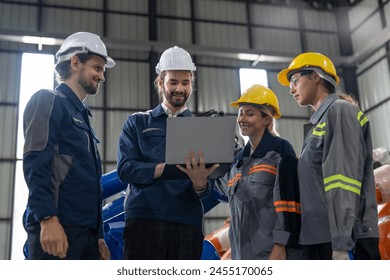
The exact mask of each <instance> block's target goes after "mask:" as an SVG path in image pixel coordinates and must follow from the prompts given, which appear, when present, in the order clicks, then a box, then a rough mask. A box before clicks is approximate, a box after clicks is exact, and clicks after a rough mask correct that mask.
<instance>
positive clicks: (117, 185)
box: [102, 170, 220, 260]
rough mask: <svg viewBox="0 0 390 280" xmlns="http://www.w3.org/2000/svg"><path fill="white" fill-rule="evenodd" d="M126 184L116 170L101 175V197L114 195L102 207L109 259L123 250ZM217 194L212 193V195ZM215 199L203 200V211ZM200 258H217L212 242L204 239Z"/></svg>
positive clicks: (116, 256) (210, 206) (118, 258)
mask: <svg viewBox="0 0 390 280" xmlns="http://www.w3.org/2000/svg"><path fill="white" fill-rule="evenodd" d="M126 187H127V185H126V184H123V183H122V182H121V181H120V180H119V178H118V174H117V172H116V170H113V171H111V172H108V173H106V174H104V175H103V176H102V188H103V199H107V198H109V197H115V199H114V200H112V201H111V202H109V203H108V204H106V205H105V206H104V207H103V213H102V214H103V225H104V234H105V240H106V243H107V246H108V248H109V249H110V251H111V259H113V260H121V259H122V252H123V238H122V233H123V228H124V226H125V214H124V209H123V202H124V199H125V190H126ZM216 196H217V194H216V193H214V196H213V197H216ZM215 203H216V200H215V199H212V200H204V201H203V207H204V211H205V213H206V212H207V211H209V210H210V209H211V208H213V207H214V206H215ZM201 259H202V260H219V259H220V257H219V254H218V253H217V251H216V249H215V247H214V246H213V244H212V243H211V242H210V241H208V240H204V242H203V252H202V257H201Z"/></svg>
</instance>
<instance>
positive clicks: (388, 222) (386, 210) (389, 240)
mask: <svg viewBox="0 0 390 280" xmlns="http://www.w3.org/2000/svg"><path fill="white" fill-rule="evenodd" d="M378 218H379V220H378V226H379V251H380V254H381V259H382V260H389V259H390V203H386V204H385V205H384V207H383V208H382V209H381V210H380V211H379V213H378Z"/></svg>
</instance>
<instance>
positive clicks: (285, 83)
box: [278, 69, 291, 87]
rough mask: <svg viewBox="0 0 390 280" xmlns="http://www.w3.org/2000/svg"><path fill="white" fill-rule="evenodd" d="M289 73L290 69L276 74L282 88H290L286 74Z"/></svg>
mask: <svg viewBox="0 0 390 280" xmlns="http://www.w3.org/2000/svg"><path fill="white" fill-rule="evenodd" d="M290 71H291V69H283V70H282V71H280V72H279V74H278V81H279V83H280V84H281V85H282V86H286V87H288V86H290V81H289V80H288V78H287V75H288V73H289V72H290Z"/></svg>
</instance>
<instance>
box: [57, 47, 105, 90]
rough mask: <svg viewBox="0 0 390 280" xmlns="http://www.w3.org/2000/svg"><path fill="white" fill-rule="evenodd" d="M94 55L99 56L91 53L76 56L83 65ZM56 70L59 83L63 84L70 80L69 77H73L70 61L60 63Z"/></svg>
mask: <svg viewBox="0 0 390 280" xmlns="http://www.w3.org/2000/svg"><path fill="white" fill-rule="evenodd" d="M94 55H97V54H94V53H91V52H88V53H78V54H75V56H77V58H78V59H79V60H80V61H81V63H86V62H87V61H88V60H90V59H91V58H92V57H93V56H94ZM55 70H56V80H57V82H58V83H61V82H63V81H66V80H67V79H69V77H70V76H71V75H72V69H71V67H70V59H69V60H66V61H62V62H60V63H58V64H57V65H56V67H55Z"/></svg>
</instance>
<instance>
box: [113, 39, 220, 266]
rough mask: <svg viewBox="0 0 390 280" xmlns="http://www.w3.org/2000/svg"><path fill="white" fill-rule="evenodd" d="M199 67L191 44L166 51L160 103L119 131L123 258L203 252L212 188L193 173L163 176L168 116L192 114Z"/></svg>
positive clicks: (157, 82) (160, 66)
mask: <svg viewBox="0 0 390 280" xmlns="http://www.w3.org/2000/svg"><path fill="white" fill-rule="evenodd" d="M195 70H196V67H195V65H194V63H193V62H192V59H191V56H190V55H189V53H188V52H187V51H186V50H184V49H182V48H180V47H177V46H175V47H172V48H169V49H167V50H166V51H164V53H163V54H162V55H161V58H160V61H159V63H158V64H157V66H156V73H157V74H158V75H157V77H156V79H155V87H156V89H157V91H158V94H159V97H160V100H161V104H160V105H158V106H157V107H156V108H154V109H153V110H150V111H147V112H144V113H135V114H132V115H130V116H129V117H128V119H127V121H126V122H125V124H124V127H123V131H122V133H121V134H120V138H119V148H118V166H117V171H118V176H119V178H120V180H121V181H122V182H125V183H127V184H128V188H127V191H126V199H125V217H126V225H125V229H124V234H123V237H124V259H143V260H146V259H149V260H152V259H153V260H159V259H171V260H172V259H200V257H201V253H202V245H203V238H204V236H203V232H202V220H203V206H202V202H201V198H202V197H203V196H204V195H207V194H208V192H209V188H207V187H206V188H205V187H204V186H203V185H199V184H198V183H197V182H192V181H191V180H189V179H180V180H164V179H163V178H162V177H161V176H162V174H163V171H164V169H165V168H168V167H167V166H165V163H164V161H165V143H166V123H167V118H169V117H190V116H192V113H191V112H190V110H189V109H188V108H187V105H186V104H187V102H188V100H189V98H190V96H191V94H192V91H193V84H194V79H195V77H194V71H195ZM183 156H184V155H183ZM213 171H214V170H211V172H213Z"/></svg>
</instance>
